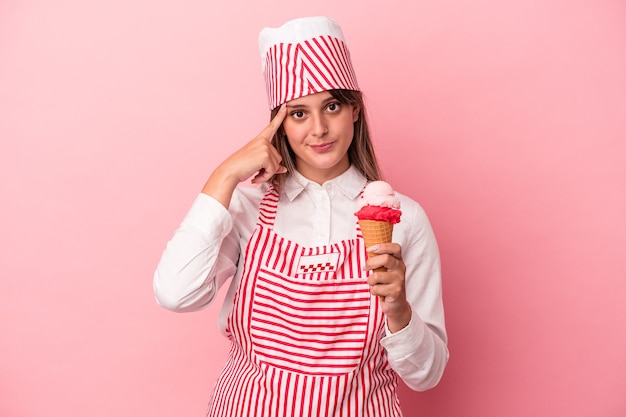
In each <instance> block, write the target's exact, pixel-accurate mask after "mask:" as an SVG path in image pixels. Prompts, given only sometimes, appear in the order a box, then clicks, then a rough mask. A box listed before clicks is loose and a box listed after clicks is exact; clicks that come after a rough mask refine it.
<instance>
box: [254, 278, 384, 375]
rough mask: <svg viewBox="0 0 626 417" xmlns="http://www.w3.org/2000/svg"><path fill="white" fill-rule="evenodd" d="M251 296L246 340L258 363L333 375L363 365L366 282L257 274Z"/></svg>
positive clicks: (369, 299) (367, 306) (368, 296)
mask: <svg viewBox="0 0 626 417" xmlns="http://www.w3.org/2000/svg"><path fill="white" fill-rule="evenodd" d="M253 294H254V296H253V301H252V311H251V316H250V336H251V340H252V348H253V351H254V353H255V354H256V356H257V358H258V360H259V361H260V362H263V363H266V364H268V365H270V366H274V367H276V368H280V369H284V370H287V371H291V372H298V373H303V374H310V375H329V376H337V375H342V374H346V373H349V372H351V371H353V370H354V369H355V368H356V367H357V365H358V364H359V362H360V361H361V357H362V356H363V349H364V347H365V343H366V339H367V333H368V322H369V316H370V303H371V302H372V296H371V294H370V288H369V285H367V280H366V279H339V280H337V279H332V280H322V281H310V280H305V279H294V278H290V277H286V276H284V275H282V274H278V273H276V272H274V271H267V270H260V271H259V274H258V276H257V279H256V285H255V288H254V291H253Z"/></svg>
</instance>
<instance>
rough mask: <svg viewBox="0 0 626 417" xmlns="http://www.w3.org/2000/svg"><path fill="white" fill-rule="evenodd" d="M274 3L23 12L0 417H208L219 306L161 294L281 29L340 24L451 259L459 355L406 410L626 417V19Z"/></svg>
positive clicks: (387, 152)
mask: <svg viewBox="0 0 626 417" xmlns="http://www.w3.org/2000/svg"><path fill="white" fill-rule="evenodd" d="M398 3H400V2H398ZM217 4H219V5H217ZM260 4H261V3H259V2H252V1H250V2H248V4H246V3H245V2H241V1H236V0H235V1H222V2H211V1H197V0H196V1H193V0H188V1H178V2H173V1H163V0H150V1H147V0H137V1H132V2H130V1H127V0H109V1H98V2H96V1H83V0H59V1H43V0H24V1H20V0H4V1H2V2H0V201H1V205H0V207H1V208H0V210H2V211H1V213H2V216H1V217H0V230H1V234H2V235H1V236H2V243H1V245H2V246H1V264H0V294H1V297H2V301H1V302H0V317H1V319H0V415H1V416H11V417H26V416H38V415H41V416H43V415H45V416H92V417H99V416H102V417H105V416H106V417H110V416H152V417H159V416H163V417H165V416H201V415H203V414H204V411H205V406H206V403H207V401H208V397H209V394H210V392H211V389H212V386H213V383H214V381H215V379H216V377H217V373H218V371H219V369H220V368H221V366H222V364H223V363H224V360H225V356H226V347H227V346H226V341H225V340H224V339H223V338H222V337H221V336H220V335H219V333H218V331H217V326H216V318H217V312H218V310H219V308H218V306H217V305H214V306H212V307H211V308H210V309H208V310H205V311H203V312H200V313H195V314H174V313H171V312H168V311H166V310H164V309H161V308H159V307H158V306H157V305H156V303H155V301H154V298H153V295H152V274H153V271H154V268H155V266H156V263H157V261H158V259H159V257H160V254H161V251H162V249H163V247H164V245H165V243H166V241H167V240H168V239H169V238H170V236H171V235H172V233H173V231H174V229H175V228H176V227H177V225H178V224H179V222H180V220H181V219H182V217H183V215H184V214H185V213H186V211H187V209H188V207H189V206H190V204H191V202H192V200H193V199H194V197H195V195H196V193H197V192H198V191H199V189H200V188H201V186H202V184H203V183H204V181H205V179H206V177H207V176H208V174H209V173H210V171H211V170H212V168H213V167H215V165H216V164H217V163H218V162H219V161H221V160H222V159H223V158H224V157H225V156H226V155H228V154H229V153H230V152H232V151H233V150H234V149H235V148H236V147H238V146H239V145H241V144H243V143H244V142H245V141H247V140H248V139H250V138H252V137H253V136H254V135H255V134H256V133H257V132H258V131H259V130H260V129H261V128H262V127H264V126H265V124H266V123H267V120H268V111H267V109H266V101H265V95H264V94H265V93H264V86H263V81H262V78H261V75H260V72H259V71H260V61H259V57H258V52H257V47H256V38H257V34H258V31H259V30H260V29H261V28H262V27H263V26H266V25H278V24H281V23H282V22H284V21H285V20H288V19H290V18H293V17H299V16H304V15H317V14H325V15H329V16H332V17H334V18H336V19H337V20H339V21H340V22H341V23H342V25H343V27H344V32H345V34H346V37H347V40H348V43H349V45H350V46H351V49H352V56H353V60H354V64H355V67H356V70H357V75H358V77H359V81H360V84H361V87H362V89H363V90H364V91H365V93H366V96H367V101H368V103H369V114H370V119H371V122H372V126H373V129H374V133H375V144H376V145H377V148H378V154H379V157H380V159H381V162H382V165H383V168H384V171H385V173H386V176H387V179H388V180H390V181H391V182H392V183H393V184H394V185H395V186H396V188H397V189H398V190H400V191H402V192H404V193H407V194H410V195H412V196H413V197H414V198H415V199H417V200H418V201H420V202H421V203H422V205H423V206H424V207H425V208H426V210H427V212H428V213H429V215H430V218H431V221H432V224H433V227H434V229H435V232H436V233H437V236H438V239H439V243H440V246H441V253H442V262H443V272H444V280H445V281H444V291H445V292H444V301H445V304H446V313H447V326H448V331H449V336H450V350H451V354H452V356H451V359H450V362H449V366H448V369H447V371H446V374H445V375H444V378H443V380H442V381H441V384H440V385H439V386H438V387H437V388H435V389H434V390H431V391H429V392H426V393H413V392H411V391H409V390H407V389H405V388H403V389H402V391H401V395H402V397H401V400H402V403H403V405H404V410H405V412H406V415H407V416H417V415H423V416H442V417H443V416H445V417H450V416H454V417H502V416H507V417H518V416H519V417H527V416H581V417H582V416H589V417H591V416H593V417H613V416H623V415H626V397H625V393H626V359H625V357H626V355H625V351H626V303H624V299H625V293H626V256H625V254H624V251H625V248H626V220H625V218H626V216H625V213H626V77H625V75H624V74H626V52H625V51H626V24H625V22H626V3H624V2H623V1H621V0H613V1H610V0H581V1H570V0H560V1H559V0H545V1H542V2H538V1H537V2H536V1H527V0H503V1H485V0H479V1H465V0H444V1H435V0H429V1H425V0H420V1H413V2H402V4H395V2H380V1H372V2H371V3H370V2H367V1H365V2H364V1H363V0H358V1H357V0H355V1H337V0H334V1H326V0H322V1H317V2H313V3H311V2H293V1H282V0H281V1H274V2H267V3H264V4H263V5H262V6H261V5H260Z"/></svg>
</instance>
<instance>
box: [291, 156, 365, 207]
mask: <svg viewBox="0 0 626 417" xmlns="http://www.w3.org/2000/svg"><path fill="white" fill-rule="evenodd" d="M366 184H367V179H366V178H365V177H364V176H363V174H361V173H360V172H359V170H358V169H356V168H355V167H354V166H352V165H350V168H348V170H347V171H346V172H344V173H343V174H341V175H339V176H338V177H336V178H333V179H332V180H328V181H326V182H325V183H324V184H323V185H322V186H327V185H331V186H333V187H335V188H336V189H337V190H339V191H341V192H342V193H343V194H344V195H345V196H346V197H348V198H350V199H352V200H354V199H356V198H357V197H358V196H359V194H360V193H361V191H363V187H365V185H366ZM312 187H319V185H318V184H316V183H314V182H313V181H311V180H309V179H307V178H306V177H304V175H302V174H300V173H299V172H298V171H294V172H293V173H292V174H290V175H288V176H287V178H286V180H285V184H284V192H285V195H286V196H287V198H288V199H289V201H293V200H294V199H295V198H296V197H298V196H299V195H300V193H301V192H302V191H304V190H305V189H306V188H312Z"/></svg>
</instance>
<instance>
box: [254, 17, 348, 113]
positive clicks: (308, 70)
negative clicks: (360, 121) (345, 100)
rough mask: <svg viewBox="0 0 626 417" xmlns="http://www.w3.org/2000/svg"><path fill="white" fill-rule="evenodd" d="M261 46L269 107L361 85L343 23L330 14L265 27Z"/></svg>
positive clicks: (260, 39)
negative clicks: (330, 17)
mask: <svg viewBox="0 0 626 417" xmlns="http://www.w3.org/2000/svg"><path fill="white" fill-rule="evenodd" d="M259 50H260V52H261V60H262V64H263V76H264V77H265V85H266V88H267V96H268V101H269V105H270V109H274V108H276V107H278V106H280V105H281V104H283V103H286V102H288V101H290V100H294V99H296V98H299V97H303V96H306V95H309V94H314V93H319V92H321V91H326V90H333V89H345V90H358V89H359V87H358V85H357V82H356V76H355V74H354V69H353V68H352V63H351V62H350V52H349V51H348V47H347V46H346V43H345V40H344V37H343V32H342V31H341V27H340V26H339V24H338V23H337V22H335V21H334V20H332V19H329V18H327V17H321V16H320V17H305V18H300V19H294V20H290V21H289V22H287V23H285V24H284V25H282V26H281V27H279V28H265V29H263V30H262V31H261V33H260V34H259Z"/></svg>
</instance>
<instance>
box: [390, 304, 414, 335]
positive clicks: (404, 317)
mask: <svg viewBox="0 0 626 417" xmlns="http://www.w3.org/2000/svg"><path fill="white" fill-rule="evenodd" d="M411 316H412V311H411V306H410V305H409V303H406V304H405V305H404V307H402V308H399V309H397V310H396V311H394V312H393V313H391V314H390V313H388V314H387V328H388V329H389V331H390V332H391V333H397V332H399V331H400V330H402V329H404V328H405V327H406V326H408V325H409V323H410V322H411Z"/></svg>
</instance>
